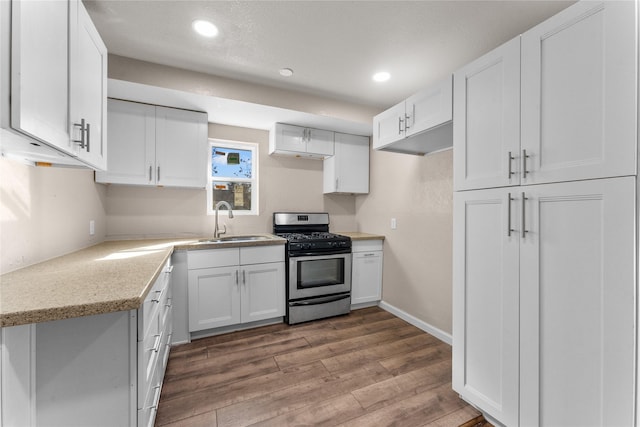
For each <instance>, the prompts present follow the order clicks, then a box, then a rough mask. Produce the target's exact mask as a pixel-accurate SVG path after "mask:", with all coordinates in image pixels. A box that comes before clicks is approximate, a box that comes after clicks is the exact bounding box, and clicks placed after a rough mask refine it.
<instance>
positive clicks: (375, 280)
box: [351, 251, 382, 305]
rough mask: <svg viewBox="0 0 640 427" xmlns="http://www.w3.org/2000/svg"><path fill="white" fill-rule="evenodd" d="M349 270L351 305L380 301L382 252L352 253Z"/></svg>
mask: <svg viewBox="0 0 640 427" xmlns="http://www.w3.org/2000/svg"><path fill="white" fill-rule="evenodd" d="M352 257H353V258H352V263H353V268H352V270H351V278H352V280H351V304H352V305H353V304H361V303H365V302H374V301H380V300H381V299H382V251H373V252H354V253H353V255H352Z"/></svg>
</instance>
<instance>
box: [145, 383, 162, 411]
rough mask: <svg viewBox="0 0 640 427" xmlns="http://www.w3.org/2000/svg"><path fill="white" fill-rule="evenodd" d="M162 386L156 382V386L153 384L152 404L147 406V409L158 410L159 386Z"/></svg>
mask: <svg viewBox="0 0 640 427" xmlns="http://www.w3.org/2000/svg"><path fill="white" fill-rule="evenodd" d="M161 387H162V384H158V385H157V386H155V387H154V388H153V389H154V390H155V393H154V396H153V405H151V406H147V409H153V410H154V411H155V410H158V403H159V402H160V388H161Z"/></svg>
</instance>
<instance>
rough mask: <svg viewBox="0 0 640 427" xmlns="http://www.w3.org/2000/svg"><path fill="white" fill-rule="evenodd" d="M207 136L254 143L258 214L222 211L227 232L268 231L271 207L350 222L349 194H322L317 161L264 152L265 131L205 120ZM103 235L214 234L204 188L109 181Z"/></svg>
mask: <svg viewBox="0 0 640 427" xmlns="http://www.w3.org/2000/svg"><path fill="white" fill-rule="evenodd" d="M209 137H210V138H219V139H225V140H232V141H243V142H254V143H258V145H259V164H258V169H259V215H258V216H248V215H235V216H234V218H233V219H231V220H230V219H228V218H227V216H226V213H225V211H221V216H220V224H221V225H222V224H223V223H224V224H226V226H227V234H243V233H270V232H272V229H273V213H274V212H275V211H286V210H291V211H306V212H309V211H322V212H325V211H326V212H329V214H330V218H331V221H332V224H331V228H332V229H334V230H337V229H342V230H352V229H354V228H355V199H354V197H353V196H342V195H336V196H323V194H322V161H319V160H306V159H298V158H289V157H277V156H269V155H268V148H269V133H268V132H267V131H263V130H256V129H246V128H238V127H232V126H223V125H216V124H210V125H209ZM106 206H107V239H109V240H116V239H129V238H138V237H141V238H153V237H203V236H212V235H213V221H214V217H213V216H209V215H207V209H206V191H205V190H189V189H171V188H156V187H133V186H121V185H109V186H107V188H106Z"/></svg>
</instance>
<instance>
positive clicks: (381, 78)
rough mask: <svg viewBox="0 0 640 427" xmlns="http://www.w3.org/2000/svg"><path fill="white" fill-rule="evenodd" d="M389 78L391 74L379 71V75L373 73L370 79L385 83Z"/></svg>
mask: <svg viewBox="0 0 640 427" xmlns="http://www.w3.org/2000/svg"><path fill="white" fill-rule="evenodd" d="M390 78H391V74H389V73H387V72H386V71H380V72H379V73H375V74H374V75H373V77H372V79H373V81H375V82H386V81H387V80H389V79H390Z"/></svg>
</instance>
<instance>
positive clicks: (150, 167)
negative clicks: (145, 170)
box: [149, 165, 152, 182]
mask: <svg viewBox="0 0 640 427" xmlns="http://www.w3.org/2000/svg"><path fill="white" fill-rule="evenodd" d="M151 169H152V166H151V165H149V182H151Z"/></svg>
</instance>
